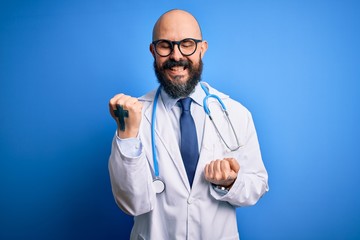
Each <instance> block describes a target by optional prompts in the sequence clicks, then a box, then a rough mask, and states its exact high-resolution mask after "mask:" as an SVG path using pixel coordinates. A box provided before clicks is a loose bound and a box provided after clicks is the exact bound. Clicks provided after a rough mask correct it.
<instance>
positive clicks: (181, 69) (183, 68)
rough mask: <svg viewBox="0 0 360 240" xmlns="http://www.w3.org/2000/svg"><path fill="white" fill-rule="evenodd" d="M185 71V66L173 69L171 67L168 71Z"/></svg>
mask: <svg viewBox="0 0 360 240" xmlns="http://www.w3.org/2000/svg"><path fill="white" fill-rule="evenodd" d="M186 69H187V67H185V66H175V67H171V68H170V71H172V72H174V73H180V72H183V71H185V70H186Z"/></svg>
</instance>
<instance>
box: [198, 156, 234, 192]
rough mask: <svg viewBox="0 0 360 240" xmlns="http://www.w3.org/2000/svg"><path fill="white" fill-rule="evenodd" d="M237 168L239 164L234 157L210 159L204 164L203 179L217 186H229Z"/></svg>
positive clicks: (232, 181)
mask: <svg viewBox="0 0 360 240" xmlns="http://www.w3.org/2000/svg"><path fill="white" fill-rule="evenodd" d="M239 170H240V165H239V163H238V162H237V161H236V159H234V158H224V159H222V160H215V161H211V162H210V163H209V164H206V166H205V170H204V172H205V179H206V180H207V181H209V182H211V183H213V184H215V185H218V186H223V187H231V186H232V184H233V183H234V182H235V180H236V178H237V174H238V172H239Z"/></svg>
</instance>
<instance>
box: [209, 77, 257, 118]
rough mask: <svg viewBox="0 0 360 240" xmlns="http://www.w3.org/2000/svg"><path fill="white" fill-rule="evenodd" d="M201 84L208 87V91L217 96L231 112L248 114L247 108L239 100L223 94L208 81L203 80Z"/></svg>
mask: <svg viewBox="0 0 360 240" xmlns="http://www.w3.org/2000/svg"><path fill="white" fill-rule="evenodd" d="M203 84H204V85H205V86H206V87H207V88H208V90H209V93H210V94H213V95H216V96H218V97H219V98H220V99H221V100H222V101H223V102H224V104H225V105H226V108H227V109H228V110H229V111H231V112H233V111H235V112H237V113H242V114H246V115H248V114H250V112H249V110H248V109H247V108H246V107H245V106H244V105H242V103H240V102H239V101H237V100H235V99H233V98H231V97H230V96H229V95H228V94H225V93H223V92H221V91H219V90H217V89H215V88H213V87H211V86H210V85H209V84H208V83H206V82H203Z"/></svg>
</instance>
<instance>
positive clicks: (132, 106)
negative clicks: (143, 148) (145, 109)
mask: <svg viewBox="0 0 360 240" xmlns="http://www.w3.org/2000/svg"><path fill="white" fill-rule="evenodd" d="M117 105H120V106H122V107H123V109H124V110H127V111H128V117H126V118H125V119H124V120H125V130H124V131H121V130H120V123H119V119H118V118H117V116H115V113H114V110H117ZM141 110H142V103H141V102H140V101H139V100H138V99H137V98H133V97H130V96H127V95H124V94H117V95H115V96H114V97H113V98H112V99H110V101H109V111H110V114H111V116H112V117H113V118H114V120H115V121H116V124H117V126H118V136H119V137H120V138H122V139H124V138H133V137H136V136H137V135H138V133H139V129H140V123H141V118H142V115H141Z"/></svg>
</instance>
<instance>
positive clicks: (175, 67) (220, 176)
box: [109, 10, 268, 240]
mask: <svg viewBox="0 0 360 240" xmlns="http://www.w3.org/2000/svg"><path fill="white" fill-rule="evenodd" d="M207 48H208V44H207V42H206V41H204V40H202V33H201V30H200V26H199V24H198V22H197V21H196V19H195V18H194V17H193V16H192V15H191V14H190V13H188V12H185V11H182V10H171V11H169V12H166V13H165V14H163V15H162V16H161V17H160V18H159V20H158V21H157V22H156V24H155V26H154V29H153V42H152V43H151V44H150V52H151V54H152V55H153V57H154V69H155V73H156V76H157V78H158V81H159V83H160V85H161V87H160V90H159V92H158V95H157V96H155V95H156V94H155V92H154V91H153V92H150V93H149V94H147V95H145V96H143V97H140V98H139V99H138V98H134V97H131V96H127V95H125V94H118V95H116V96H114V97H113V98H112V99H111V100H110V102H109V108H110V113H111V115H112V117H113V118H114V120H115V121H116V123H117V125H118V129H117V132H116V136H115V137H114V140H113V144H112V152H111V156H110V160H109V171H110V178H111V184H112V190H113V194H114V197H115V200H116V202H117V204H118V205H119V207H120V208H121V209H122V210H123V211H124V212H126V213H127V214H130V215H132V216H135V218H134V220H135V222H134V227H133V229H132V232H131V239H155V240H159V239H196V240H198V239H206V240H208V239H239V234H238V230H237V223H236V211H235V208H236V207H239V206H248V205H253V204H255V203H256V202H257V201H258V200H259V198H260V197H261V196H262V195H263V194H264V193H265V192H266V191H268V184H267V178H268V176H267V172H266V170H265V167H264V165H263V163H262V159H261V154H260V148H259V144H258V140H257V135H256V132H255V128H254V125H253V121H252V117H251V114H250V113H249V112H248V111H247V110H246V108H244V107H243V106H242V105H241V104H240V103H238V102H236V101H234V100H232V99H230V98H229V97H228V96H226V95H225V94H222V93H220V92H218V91H216V90H215V89H213V88H211V87H210V86H209V85H208V84H206V83H203V87H205V90H203V89H202V86H201V85H200V78H201V72H202V58H203V56H204V54H205V53H206V50H207ZM206 91H209V92H210V94H215V95H217V96H218V97H219V98H220V99H221V100H222V101H223V102H224V104H225V105H226V107H227V110H228V112H229V117H230V122H232V123H234V124H233V129H232V127H231V124H230V123H229V122H228V121H227V120H226V117H224V115H223V112H222V110H221V109H220V108H219V106H220V105H219V103H218V102H217V101H216V100H215V99H214V98H209V99H208V101H207V105H209V108H211V113H212V115H214V117H213V118H214V120H216V123H215V124H217V125H213V124H212V123H210V122H211V121H210V119H209V118H208V117H207V115H206V114H205V111H204V108H203V107H204V102H203V99H204V98H205V97H206ZM154 99H157V100H156V101H158V102H157V103H156V106H155V108H156V109H157V111H156V115H155V117H154V118H153V119H152V117H153V116H152V113H153V107H154ZM186 99H187V100H186ZM186 102H187V103H186ZM189 104H190V106H189ZM185 105H187V106H185ZM152 124H154V129H152V126H151V125H152ZM215 126H217V127H215ZM152 130H154V135H155V137H154V140H152V139H151V132H152ZM222 138H223V139H222ZM154 141H155V142H154ZM152 144H154V149H152ZM226 144H227V145H229V148H228V147H226ZM229 149H231V150H229ZM153 150H154V151H155V152H156V154H157V160H154V157H153ZM157 171H158V173H157ZM158 179H161V181H162V182H160V183H161V184H160V187H159V185H156V184H155V182H157V181H154V180H158ZM162 183H164V186H163V185H162Z"/></svg>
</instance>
